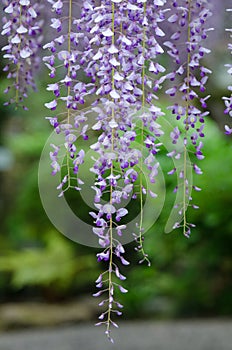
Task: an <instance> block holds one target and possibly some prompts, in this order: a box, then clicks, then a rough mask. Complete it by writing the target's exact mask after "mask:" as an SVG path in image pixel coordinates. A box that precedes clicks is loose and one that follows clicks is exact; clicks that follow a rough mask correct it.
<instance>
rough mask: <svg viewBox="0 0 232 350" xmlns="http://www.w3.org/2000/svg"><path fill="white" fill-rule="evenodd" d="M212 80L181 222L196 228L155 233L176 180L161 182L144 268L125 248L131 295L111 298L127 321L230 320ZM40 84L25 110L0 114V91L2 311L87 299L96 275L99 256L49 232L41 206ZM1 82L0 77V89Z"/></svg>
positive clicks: (225, 191) (226, 200) (231, 271)
mask: <svg viewBox="0 0 232 350" xmlns="http://www.w3.org/2000/svg"><path fill="white" fill-rule="evenodd" d="M221 69H222V70H223V69H224V68H223V65H222V67H221ZM1 74H2V73H1ZM217 74H218V75H220V72H218V73H217ZM211 79H212V80H211V83H210V88H211V90H213V91H214V98H213V99H212V101H211V102H210V103H209V108H210V110H211V114H212V117H213V118H211V119H209V120H207V126H206V132H205V134H206V137H205V140H204V144H205V146H204V153H205V159H204V160H203V161H202V162H201V164H200V165H201V167H202V170H203V172H204V174H203V175H202V176H200V177H199V176H198V177H197V178H196V179H195V184H196V185H197V186H199V187H202V191H201V192H198V193H195V194H194V202H195V203H196V204H197V205H199V207H200V209H199V210H195V211H194V210H192V211H191V210H190V212H189V221H190V222H194V223H195V224H196V228H195V229H193V231H192V235H191V238H190V239H186V238H185V237H184V236H183V235H182V233H181V231H178V230H176V231H174V232H172V233H170V234H164V233H163V231H164V226H165V223H166V220H167V217H168V215H169V213H170V210H171V206H172V204H173V199H174V196H173V193H172V190H173V188H174V186H175V185H174V182H175V178H174V177H168V176H167V178H166V188H167V195H166V200H165V206H164V209H163V211H162V214H161V216H160V217H159V219H158V221H157V222H156V223H155V225H154V226H153V227H152V228H151V229H150V231H149V232H148V233H147V234H146V236H145V249H146V251H147V252H148V254H149V256H150V260H151V262H152V265H151V267H150V268H147V267H146V266H140V265H139V264H138V260H139V258H138V257H137V255H136V253H135V251H134V244H133V243H131V244H129V245H128V246H127V255H128V259H129V260H130V261H131V265H130V266H129V267H126V268H124V271H123V272H124V274H126V275H127V280H126V281H125V283H124V286H125V288H128V289H129V293H127V294H123V295H120V296H119V298H120V300H121V301H122V303H123V304H124V305H125V309H124V315H125V317H127V318H142V317H157V318H173V317H222V316H223V317H224V316H231V315H232V293H231V290H232V285H231V276H232V256H231V247H232V218H231V214H232V176H231V174H232V140H231V138H230V137H226V136H225V135H224V133H223V131H222V129H223V128H222V125H223V123H224V121H225V118H224V117H223V103H222V102H221V99H220V98H221V96H222V95H223V94H224V93H226V90H225V87H224V86H223V84H221V85H218V81H217V76H215V77H214V78H211ZM45 80H46V73H45V75H44V81H43V80H41V81H40V82H38V88H39V93H37V94H33V96H32V97H31V98H29V100H28V104H29V112H23V111H21V110H17V111H16V110H15V109H14V107H7V108H5V107H3V103H4V102H5V101H6V98H7V97H6V96H4V95H3V94H2V93H1V94H0V96H1V98H0V111H1V118H0V126H1V133H0V162H1V167H0V220H1V228H0V242H1V243H0V276H1V277H0V303H1V305H3V304H7V303H12V302H17V303H21V302H23V303H25V302H29V301H36V302H46V303H47V302H49V303H61V304H62V303H67V302H68V301H72V300H76V299H79V298H82V297H83V295H84V296H86V295H87V296H88V298H91V294H92V293H93V292H94V291H95V285H94V280H95V279H96V278H97V276H98V273H99V272H100V270H101V268H103V266H101V265H100V264H97V263H96V257H95V255H96V253H97V252H98V250H97V249H94V248H88V247H85V246H81V245H79V244H77V243H74V242H72V241H70V240H69V239H67V238H66V237H64V236H62V235H61V234H60V233H59V232H57V231H56V229H55V228H54V227H53V226H52V224H51V223H50V222H49V220H48V218H47V217H46V214H45V212H44V210H43V207H42V205H41V202H40V198H39V192H38V185H37V171H38V163H39V158H40V154H41V151H42V149H43V146H44V144H45V142H46V140H47V138H48V136H49V135H50V132H51V130H52V129H51V128H50V126H49V125H48V122H47V121H46V120H45V119H44V116H46V113H47V112H46V109H45V108H44V107H43V105H44V103H45V102H47V101H48V100H50V95H47V93H46V92H45V87H46V82H45ZM7 84H8V82H7V81H6V80H5V78H4V77H3V75H2V76H1V83H0V91H3V90H4V88H5V87H6V86H7ZM216 88H217V89H216ZM215 89H216V90H215ZM215 92H216V93H215ZM209 93H210V92H209ZM219 115H221V116H222V118H221V119H220V118H219ZM213 119H214V120H213ZM227 124H229V123H227ZM159 161H160V164H161V167H162V170H163V172H164V174H165V173H166V172H167V171H168V170H170V160H168V159H167V157H166V155H165V150H163V151H162V152H161V153H160V155H159ZM76 205H77V206H78V203H76Z"/></svg>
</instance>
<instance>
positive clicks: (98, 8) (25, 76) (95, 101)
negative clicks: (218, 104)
mask: <svg viewBox="0 0 232 350" xmlns="http://www.w3.org/2000/svg"><path fill="white" fill-rule="evenodd" d="M47 3H48V4H45V1H41V2H40V1H34V0H15V1H12V0H3V4H4V13H5V14H4V17H3V30H2V35H4V36H6V37H7V40H8V43H7V45H6V46H4V47H3V48H2V50H3V51H4V58H6V59H8V62H9V63H8V64H7V65H6V67H5V68H4V71H7V74H8V75H7V77H8V78H9V79H10V80H11V82H12V85H11V86H9V87H8V88H7V91H6V92H8V90H10V89H11V87H14V90H15V95H14V97H12V99H11V100H10V102H9V103H16V105H20V104H22V101H23V99H24V98H25V97H27V90H28V86H32V87H33V88H35V84H34V71H35V69H36V68H38V66H39V61H40V55H39V53H38V50H39V49H40V48H41V43H42V35H41V33H42V26H43V9H44V8H45V7H46V13H50V16H51V19H50V21H51V22H50V27H51V33H50V34H49V35H50V37H51V39H50V40H49V42H45V43H44V44H43V62H44V64H45V66H46V67H47V68H48V71H49V77H50V82H49V84H48V86H47V90H48V91H51V93H53V97H51V101H49V102H47V103H46V104H45V106H46V107H47V108H48V109H49V110H50V111H54V112H52V113H51V115H50V116H49V117H47V119H48V120H49V122H50V123H51V125H52V126H53V127H54V130H55V132H56V133H57V134H60V135H62V137H63V145H64V146H65V150H66V155H65V161H63V157H61V155H60V148H61V145H59V144H52V145H51V147H52V150H51V153H50V157H51V167H52V175H55V174H57V173H59V174H60V176H61V182H60V184H59V186H58V191H59V192H58V195H59V196H64V195H65V192H66V191H67V190H68V189H70V188H72V189H75V190H76V191H81V190H82V187H83V185H84V181H85V179H83V178H81V176H80V175H79V170H80V168H81V166H82V164H83V163H84V162H85V157H86V147H80V146H79V143H78V136H77V135H81V136H82V138H83V140H88V138H89V136H88V133H89V129H90V127H89V124H91V123H90V118H92V116H93V113H94V116H95V120H94V123H92V124H91V125H92V126H91V129H92V130H93V131H94V132H96V135H98V136H97V140H95V141H94V142H93V143H91V146H90V148H91V150H92V151H93V152H94V156H93V159H92V160H93V165H92V166H91V168H90V169H89V171H90V173H93V174H94V177H95V182H94V184H93V186H92V189H93V191H94V193H95V197H94V203H93V206H94V210H92V211H91V212H90V213H89V214H90V216H91V218H92V220H93V234H94V235H96V236H97V237H98V241H99V246H100V248H101V251H100V252H99V253H98V254H97V260H98V261H99V262H104V265H105V266H107V268H106V271H105V272H103V273H101V274H100V276H99V277H98V278H97V280H96V287H97V289H98V291H97V292H96V293H95V294H94V295H95V296H100V297H101V302H100V304H99V305H100V306H102V307H103V308H104V310H103V312H102V313H101V315H100V316H99V322H98V323H97V325H102V324H103V325H105V326H106V331H105V333H106V335H107V337H108V338H109V339H110V340H111V341H113V340H112V337H111V326H112V325H113V326H115V327H118V326H117V324H116V322H115V315H121V314H122V311H121V308H122V305H121V304H120V303H119V302H118V301H117V300H115V291H117V290H118V291H120V292H122V293H126V292H127V290H126V289H125V288H124V287H123V285H122V283H123V280H125V279H126V277H125V276H124V275H123V274H122V273H121V271H120V269H121V267H122V265H128V264H129V262H128V261H127V260H126V259H125V257H124V253H125V249H124V247H123V245H122V243H121V239H120V238H121V236H123V234H124V232H125V230H126V228H127V225H126V217H127V215H128V209H127V208H126V204H125V203H127V201H128V200H129V199H132V200H133V199H136V198H137V200H138V202H139V206H140V214H139V218H138V222H137V223H136V225H135V228H134V230H133V232H131V234H132V235H133V237H134V239H135V242H136V250H137V251H138V253H139V254H140V262H144V261H145V262H146V263H147V264H148V265H149V264H150V261H149V258H148V256H147V254H146V252H145V250H144V246H143V241H144V222H143V220H144V213H143V204H144V200H145V197H146V196H152V197H153V198H156V196H157V193H154V192H153V191H151V190H150V188H149V184H147V185H145V182H144V177H143V169H144V168H146V169H147V171H148V174H149V181H150V183H155V182H156V181H157V175H158V172H159V163H158V161H157V157H156V156H157V153H158V152H159V150H160V147H161V145H162V144H161V143H160V137H161V136H162V135H163V134H165V132H166V130H165V129H163V128H162V127H161V124H162V123H161V121H162V118H165V111H164V110H161V108H160V104H159V102H158V100H159V96H160V95H161V93H162V94H163V95H165V96H166V97H165V100H167V101H168V104H169V106H168V107H167V108H168V110H170V111H171V113H172V115H173V119H174V120H176V123H175V126H173V130H172V131H171V133H170V135H169V136H170V139H171V142H172V145H173V148H172V151H171V152H168V154H167V156H168V157H170V158H173V159H174V158H175V159H178V160H180V161H181V166H180V167H178V168H176V167H175V168H173V169H170V171H169V173H168V174H169V175H173V174H175V176H177V177H178V178H179V179H180V180H181V181H179V182H178V184H179V185H178V186H177V187H176V188H175V189H174V192H177V193H178V192H181V193H182V194H183V195H182V196H181V201H180V202H179V203H178V204H177V205H176V207H177V209H178V212H179V216H180V217H181V218H182V220H181V221H177V222H176V223H175V224H174V226H173V228H179V227H182V229H183V233H184V235H185V236H187V237H189V236H190V233H191V227H193V226H194V224H192V223H189V222H188V221H187V217H186V212H187V209H188V207H189V205H191V206H192V207H193V208H197V206H196V205H195V204H193V203H192V202H191V201H192V198H191V191H192V189H194V190H196V191H200V190H201V189H200V188H199V187H197V186H196V185H194V186H192V185H191V184H190V182H189V175H188V172H189V164H187V155H188V154H190V155H191V164H190V166H191V169H193V170H194V172H195V173H196V174H199V175H200V174H202V171H201V169H200V167H199V165H198V161H199V160H202V159H203V158H204V155H203V153H202V148H203V141H202V139H203V138H204V123H205V118H206V117H207V116H208V114H209V112H208V111H207V100H208V98H209V97H210V96H209V95H207V93H206V87H205V86H206V83H207V80H208V76H209V74H210V73H211V70H210V69H209V68H207V67H206V66H204V64H203V63H202V59H203V58H204V57H205V55H207V54H208V53H209V52H210V50H209V49H208V48H207V45H206V44H205V42H206V39H207V37H208V33H209V31H211V30H212V28H210V26H209V25H208V19H209V17H210V16H211V15H212V13H211V10H212V9H211V6H210V2H209V1H207V0H177V1H175V0H170V1H169V0H98V1H94V0H84V1H83V2H80V1H75V0H69V1H62V0H58V1H55V0H47ZM48 7H49V9H48ZM230 11H231V10H230ZM167 28H168V29H167ZM170 28H171V30H170ZM228 31H230V32H231V29H228ZM229 50H231V44H229ZM168 56H169V58H170V59H169V60H168V62H169V63H168V64H165V62H167V57H168ZM228 68H229V69H228V73H229V74H230V75H232V65H231V64H230V65H228ZM83 76H85V78H84V79H83ZM80 77H82V78H80ZM229 91H230V92H231V91H232V87H231V86H230V87H229ZM224 100H225V105H226V110H225V112H226V113H229V115H230V116H232V97H231V96H230V97H225V98H224ZM87 105H88V106H90V107H89V108H84V107H86V106H87ZM24 108H26V107H24ZM226 133H228V134H230V133H232V129H230V128H229V127H228V126H226ZM180 138H181V139H182V140H183V147H182V148H181V149H180V148H179V147H177V144H178V141H179V139H180ZM136 140H139V142H135V141H136ZM88 142H89V141H88ZM60 159H62V161H61V160H60Z"/></svg>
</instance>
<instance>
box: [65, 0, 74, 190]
mask: <svg viewBox="0 0 232 350" xmlns="http://www.w3.org/2000/svg"><path fill="white" fill-rule="evenodd" d="M72 5H73V4H72V0H69V13H68V53H69V56H70V54H71V30H72ZM67 75H68V77H70V62H69V64H68V72H67ZM70 93H71V86H70V85H69V86H68V88H67V95H68V96H70ZM70 117H71V112H70V108H68V115H67V121H68V124H69V123H70ZM66 156H67V172H68V188H69V187H71V176H70V167H69V152H68V150H67V151H66Z"/></svg>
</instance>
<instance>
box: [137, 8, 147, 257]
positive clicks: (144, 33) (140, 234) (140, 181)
mask: <svg viewBox="0 0 232 350" xmlns="http://www.w3.org/2000/svg"><path fill="white" fill-rule="evenodd" d="M143 13H144V16H146V2H145V3H144V5H143ZM142 45H143V46H142V47H143V57H144V64H143V68H142V113H143V111H144V107H145V73H146V72H145V69H146V67H145V54H146V27H145V26H144V28H143V44H142ZM143 141H144V125H143V121H142V125H141V158H140V177H139V188H140V190H139V194H140V222H139V250H140V252H141V253H142V255H143V256H144V258H145V260H147V261H148V263H149V260H148V258H147V257H146V256H145V251H144V248H143V217H144V213H143V178H142V174H143V173H142V167H143Z"/></svg>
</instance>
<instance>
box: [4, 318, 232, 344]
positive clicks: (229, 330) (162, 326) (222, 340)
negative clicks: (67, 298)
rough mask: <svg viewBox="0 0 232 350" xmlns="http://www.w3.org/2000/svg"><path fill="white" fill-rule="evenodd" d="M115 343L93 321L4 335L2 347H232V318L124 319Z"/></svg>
mask: <svg viewBox="0 0 232 350" xmlns="http://www.w3.org/2000/svg"><path fill="white" fill-rule="evenodd" d="M113 335H114V339H115V344H111V343H110V342H109V341H108V340H107V339H106V338H105V335H104V331H103V329H101V328H99V327H94V326H93V325H91V324H79V325H75V326H73V325H72V326H66V327H57V328H52V329H36V330H35V329H33V330H22V331H14V332H12V331H11V332H8V333H1V334H0V350H110V349H112V350H232V320H204V321H202V320H199V321H198V320H195V321H189V320H187V321H183V320H182V321H172V322H171V321H169V322H164V321H162V322H160V321H158V322H157V321H151V322H148V321H146V322H121V323H120V328H119V329H115V331H114V333H113Z"/></svg>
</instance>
